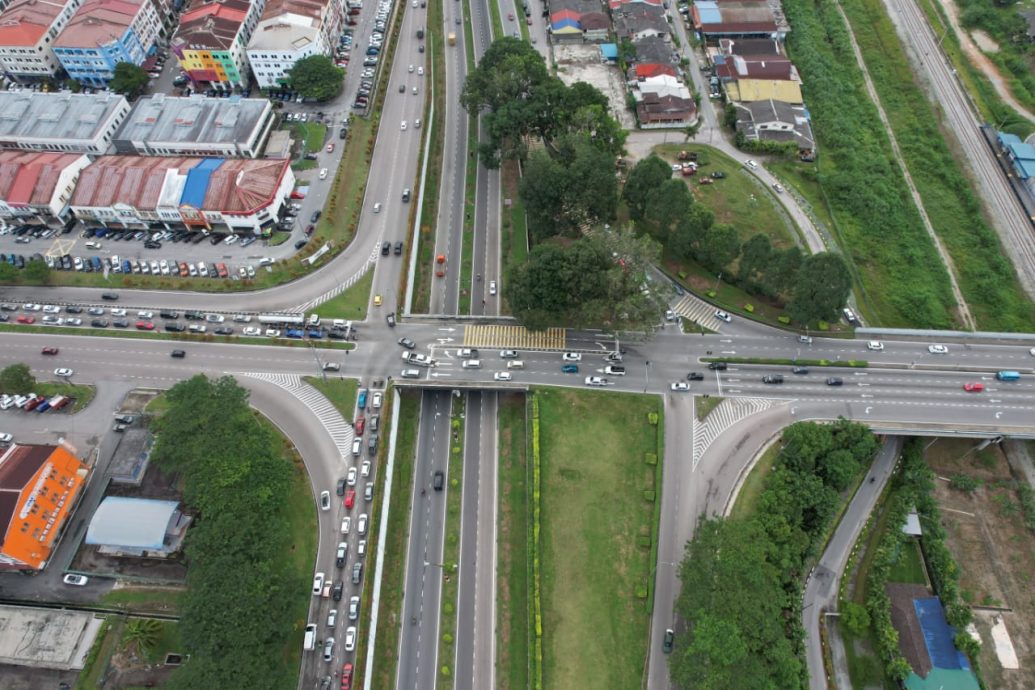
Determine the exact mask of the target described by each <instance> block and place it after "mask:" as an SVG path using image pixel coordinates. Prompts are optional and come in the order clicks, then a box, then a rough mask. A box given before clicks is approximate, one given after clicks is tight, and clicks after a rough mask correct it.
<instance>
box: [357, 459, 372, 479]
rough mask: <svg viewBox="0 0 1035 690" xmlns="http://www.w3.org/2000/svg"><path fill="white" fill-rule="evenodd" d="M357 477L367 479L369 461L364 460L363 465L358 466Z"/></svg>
mask: <svg viewBox="0 0 1035 690" xmlns="http://www.w3.org/2000/svg"><path fill="white" fill-rule="evenodd" d="M359 476H361V477H369V476H370V461H369V460H364V461H363V464H362V465H361V466H360V470H359Z"/></svg>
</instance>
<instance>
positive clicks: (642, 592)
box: [636, 585, 647, 599]
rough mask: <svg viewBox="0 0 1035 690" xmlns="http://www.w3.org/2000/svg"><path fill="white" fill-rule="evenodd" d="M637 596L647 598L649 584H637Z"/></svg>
mask: <svg viewBox="0 0 1035 690" xmlns="http://www.w3.org/2000/svg"><path fill="white" fill-rule="evenodd" d="M636 598H637V599H646V598H647V585H636Z"/></svg>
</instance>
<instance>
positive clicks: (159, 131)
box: [112, 94, 275, 158]
mask: <svg viewBox="0 0 1035 690" xmlns="http://www.w3.org/2000/svg"><path fill="white" fill-rule="evenodd" d="M274 119H275V118H274V113H273V106H272V104H271V103H270V102H269V101H268V100H267V99H265V98H241V97H239V96H231V97H230V98H207V97H205V96H204V95H202V94H193V95H191V96H189V97H186V98H175V97H170V96H166V95H165V94H155V95H153V96H146V97H144V98H141V99H140V100H138V101H137V102H136V104H135V105H134V106H133V110H131V111H130V113H129V116H128V117H127V118H126V120H125V122H124V123H123V125H122V128H121V129H120V130H119V131H118V133H116V135H115V137H114V139H113V140H112V144H113V145H114V147H115V152H116V153H124V154H137V155H141V156H201V157H204V156H220V157H226V158H256V157H258V156H259V155H260V154H261V153H262V149H263V146H264V145H265V143H266V139H267V138H268V137H269V133H270V130H271V129H272V128H273V123H274Z"/></svg>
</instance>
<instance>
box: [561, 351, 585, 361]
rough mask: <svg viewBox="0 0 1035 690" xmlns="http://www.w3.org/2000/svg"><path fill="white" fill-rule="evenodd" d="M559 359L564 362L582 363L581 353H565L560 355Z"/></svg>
mask: <svg viewBox="0 0 1035 690" xmlns="http://www.w3.org/2000/svg"><path fill="white" fill-rule="evenodd" d="M561 359H562V360H564V361H565V362H581V361H582V353H580V352H565V353H564V354H563V355H561Z"/></svg>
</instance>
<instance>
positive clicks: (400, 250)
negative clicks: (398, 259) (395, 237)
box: [392, 240, 403, 256]
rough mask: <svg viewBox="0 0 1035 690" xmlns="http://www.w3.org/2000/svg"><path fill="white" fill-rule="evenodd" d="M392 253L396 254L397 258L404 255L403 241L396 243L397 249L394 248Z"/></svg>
mask: <svg viewBox="0 0 1035 690" xmlns="http://www.w3.org/2000/svg"><path fill="white" fill-rule="evenodd" d="M392 253H393V254H395V255H396V256H402V253H403V243H402V240H400V241H398V242H396V243H395V247H394V249H393V251H392Z"/></svg>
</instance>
